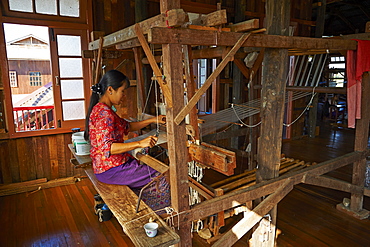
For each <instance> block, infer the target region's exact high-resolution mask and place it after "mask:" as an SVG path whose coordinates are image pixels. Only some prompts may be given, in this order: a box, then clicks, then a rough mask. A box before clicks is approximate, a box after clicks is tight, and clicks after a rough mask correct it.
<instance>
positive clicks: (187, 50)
mask: <svg viewBox="0 0 370 247" xmlns="http://www.w3.org/2000/svg"><path fill="white" fill-rule="evenodd" d="M183 50H184V64H185V69H184V70H185V77H186V88H187V96H188V100H190V99H191V98H192V97H193V96H194V94H195V89H196V85H195V81H194V70H193V67H194V65H193V52H192V50H191V45H183ZM189 124H190V125H191V126H192V127H193V130H194V139H195V140H200V134H199V127H198V110H197V108H196V107H195V106H194V107H193V108H192V109H191V111H190V113H189Z"/></svg>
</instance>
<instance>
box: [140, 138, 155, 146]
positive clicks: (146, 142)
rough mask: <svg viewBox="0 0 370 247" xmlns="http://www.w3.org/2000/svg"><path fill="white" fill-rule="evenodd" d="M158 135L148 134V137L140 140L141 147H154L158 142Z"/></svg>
mask: <svg viewBox="0 0 370 247" xmlns="http://www.w3.org/2000/svg"><path fill="white" fill-rule="evenodd" d="M157 140H158V137H156V136H148V137H147V138H145V139H143V140H141V141H139V143H140V147H141V148H146V147H153V146H154V145H155V144H156V143H157Z"/></svg>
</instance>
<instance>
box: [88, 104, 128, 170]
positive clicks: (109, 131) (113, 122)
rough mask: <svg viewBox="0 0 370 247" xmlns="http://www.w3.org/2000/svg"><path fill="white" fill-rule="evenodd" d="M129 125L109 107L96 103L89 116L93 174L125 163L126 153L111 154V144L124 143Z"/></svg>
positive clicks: (126, 159)
mask: <svg viewBox="0 0 370 247" xmlns="http://www.w3.org/2000/svg"><path fill="white" fill-rule="evenodd" d="M129 127H130V125H129V123H128V122H127V121H126V120H124V119H122V118H120V117H119V116H118V115H117V114H116V113H115V112H114V111H113V110H112V109H111V108H110V107H109V106H107V105H106V104H104V103H97V104H96V105H95V106H94V107H93V109H92V111H91V114H90V120H89V128H90V143H91V149H90V156H91V159H92V164H93V168H94V173H95V174H99V173H103V172H105V171H107V170H109V169H110V168H112V167H116V166H119V165H121V164H123V163H125V162H127V161H128V160H129V159H130V157H132V156H131V155H130V154H128V153H121V154H111V153H110V149H111V146H112V143H115V142H124V140H123V137H124V135H127V134H128V132H129Z"/></svg>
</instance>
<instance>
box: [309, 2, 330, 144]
mask: <svg viewBox="0 0 370 247" xmlns="http://www.w3.org/2000/svg"><path fill="white" fill-rule="evenodd" d="M319 3H320V4H321V5H320V6H319V7H318V10H317V19H316V29H315V37H316V38H322V36H323V34H324V27H325V11H326V0H321V2H319ZM319 64H320V61H317V62H316V63H314V65H313V66H314V67H315V66H318V65H319ZM322 66H324V64H323V65H322ZM319 79H320V78H319ZM318 102H319V96H318V94H316V96H315V98H314V99H313V102H312V107H311V109H310V111H309V116H308V119H309V127H308V136H309V137H311V138H314V137H315V134H316V123H317V105H318Z"/></svg>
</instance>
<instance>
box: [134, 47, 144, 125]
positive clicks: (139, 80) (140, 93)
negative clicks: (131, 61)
mask: <svg viewBox="0 0 370 247" xmlns="http://www.w3.org/2000/svg"><path fill="white" fill-rule="evenodd" d="M133 51H134V57H135V68H136V96H137V118H138V119H139V120H142V119H141V117H142V113H143V110H144V109H143V107H144V105H145V99H146V98H145V93H144V81H145V80H144V74H143V64H142V62H141V60H142V50H141V48H140V47H134V48H133Z"/></svg>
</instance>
